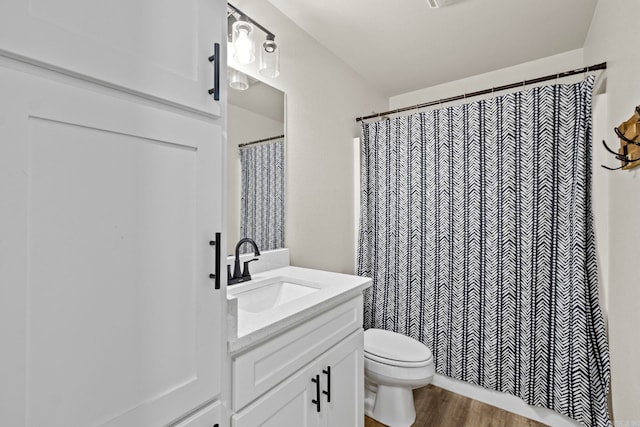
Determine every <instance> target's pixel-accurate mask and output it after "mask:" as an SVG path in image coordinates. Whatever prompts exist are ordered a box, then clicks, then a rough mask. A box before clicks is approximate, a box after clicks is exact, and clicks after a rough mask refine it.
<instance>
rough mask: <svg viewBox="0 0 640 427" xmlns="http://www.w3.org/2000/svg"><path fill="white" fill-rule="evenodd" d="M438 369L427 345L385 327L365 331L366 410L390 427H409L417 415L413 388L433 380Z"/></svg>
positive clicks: (369, 414) (368, 413) (366, 412)
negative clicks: (383, 328)
mask: <svg viewBox="0 0 640 427" xmlns="http://www.w3.org/2000/svg"><path fill="white" fill-rule="evenodd" d="M434 372H435V370H434V367H433V357H432V355H431V351H430V350H429V348H428V347H427V346H425V345H424V344H422V343H421V342H419V341H416V340H414V339H413V338H410V337H408V336H405V335H402V334H398V333H396V332H391V331H385V330H382V329H368V330H366V331H365V332H364V376H365V402H364V412H365V414H366V415H367V416H369V417H371V418H373V419H374V420H376V421H378V422H381V423H383V424H386V425H388V426H390V427H410V426H411V425H412V424H413V422H414V421H415V419H416V410H415V406H414V404H413V391H412V390H413V389H415V388H420V387H424V386H426V385H427V384H429V383H430V382H431V380H432V379H433V374H434Z"/></svg>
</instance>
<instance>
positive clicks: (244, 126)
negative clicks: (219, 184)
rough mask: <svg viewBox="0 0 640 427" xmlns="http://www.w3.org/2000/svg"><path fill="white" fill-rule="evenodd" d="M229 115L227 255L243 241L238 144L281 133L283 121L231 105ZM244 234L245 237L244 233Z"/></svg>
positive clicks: (282, 131)
mask: <svg viewBox="0 0 640 427" xmlns="http://www.w3.org/2000/svg"><path fill="white" fill-rule="evenodd" d="M228 112H229V113H228V118H227V141H228V147H229V148H228V150H227V191H228V193H227V254H232V253H234V250H235V246H236V243H237V242H238V240H240V152H239V151H238V145H239V144H243V143H245V142H251V141H256V140H259V139H263V138H270V137H272V136H278V135H282V134H283V133H284V123H283V122H280V121H277V120H272V119H270V118H268V117H265V116H262V115H260V114H256V113H254V112H252V111H249V110H246V109H244V108H240V107H237V106H235V105H231V104H229V106H228ZM243 237H244V236H243Z"/></svg>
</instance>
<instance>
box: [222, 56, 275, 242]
mask: <svg viewBox="0 0 640 427" xmlns="http://www.w3.org/2000/svg"><path fill="white" fill-rule="evenodd" d="M229 84H230V86H231V88H229V92H228V93H229V96H228V123H227V132H228V147H229V149H228V159H227V165H228V167H227V174H228V176H227V182H228V196H227V245H228V246H227V253H228V254H233V253H234V251H235V245H236V243H237V242H238V241H239V240H240V239H242V238H245V237H249V238H251V239H253V240H254V241H255V242H256V243H257V245H258V248H259V249H260V251H265V250H270V249H279V248H282V247H284V201H285V200H284V190H285V170H286V167H285V166H286V159H285V157H286V155H285V153H286V150H285V136H284V114H285V104H284V103H285V100H284V93H283V92H281V91H279V90H277V89H275V88H273V87H271V86H269V85H267V84H265V83H263V82H261V81H259V80H257V79H254V78H253V77H250V76H247V75H246V74H243V73H240V72H239V71H237V70H234V69H233V68H229ZM234 86H235V87H237V88H244V89H242V90H239V89H234V88H233V87H234ZM243 246H246V248H241V250H240V252H241V253H244V252H248V251H249V248H250V247H249V246H248V245H246V244H245V245H243ZM251 250H253V248H251Z"/></svg>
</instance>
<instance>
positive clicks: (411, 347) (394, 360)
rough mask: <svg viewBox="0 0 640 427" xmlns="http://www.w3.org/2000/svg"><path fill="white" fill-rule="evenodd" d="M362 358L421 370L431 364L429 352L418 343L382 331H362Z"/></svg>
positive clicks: (408, 338)
mask: <svg viewBox="0 0 640 427" xmlns="http://www.w3.org/2000/svg"><path fill="white" fill-rule="evenodd" d="M364 357H365V358H367V359H369V360H374V361H376V362H378V363H382V364H385V365H390V366H397V367H403V368H421V367H424V366H427V365H429V364H431V363H433V356H432V354H431V351H430V350H429V348H427V346H425V345H424V344H422V343H421V342H420V341H417V340H415V339H413V338H411V337H408V336H405V335H402V334H398V333H396V332H392V331H386V330H383V329H367V330H366V331H364Z"/></svg>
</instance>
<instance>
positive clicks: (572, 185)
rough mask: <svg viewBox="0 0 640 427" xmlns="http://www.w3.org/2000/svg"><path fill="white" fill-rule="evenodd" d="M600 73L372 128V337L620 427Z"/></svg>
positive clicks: (361, 253)
mask: <svg viewBox="0 0 640 427" xmlns="http://www.w3.org/2000/svg"><path fill="white" fill-rule="evenodd" d="M593 83H594V78H593V77H589V78H587V79H586V80H584V81H583V82H581V83H578V84H563V85H552V86H544V87H536V88H532V89H528V90H523V91H521V92H517V93H512V94H508V95H505V96H501V97H495V98H493V99H487V100H481V101H478V102H474V103H470V104H465V105H461V106H454V107H449V108H443V109H439V110H435V111H431V112H425V113H418V114H413V115H410V116H405V117H398V118H394V119H391V120H381V121H378V122H375V123H365V124H363V125H362V134H363V147H362V155H361V220H360V237H359V245H358V268H357V270H358V274H360V275H364V276H369V277H372V278H373V286H372V287H371V288H370V289H369V290H367V292H366V294H365V328H383V329H388V330H392V331H396V332H400V333H402V334H405V335H408V336H411V337H413V338H415V339H417V340H419V341H421V342H423V343H425V344H426V345H427V346H428V347H429V348H430V349H431V351H432V353H433V357H434V363H435V367H436V371H437V372H438V373H440V374H443V375H446V376H449V377H453V378H456V379H458V380H462V381H467V382H469V383H473V384H477V385H480V386H483V387H486V388H490V389H494V390H498V391H502V392H506V393H511V394H514V395H516V396H519V397H521V398H522V399H524V400H525V401H526V402H527V403H529V404H530V405H537V406H543V407H547V408H550V409H553V410H556V411H558V412H560V413H562V414H565V415H567V416H569V417H571V418H573V419H575V420H577V421H579V422H581V423H582V424H584V425H586V426H610V421H609V416H608V411H607V393H608V387H609V356H608V344H607V338H606V333H605V328H604V322H603V318H602V313H601V311H600V306H599V300H598V284H597V264H596V252H595V241H594V231H593V219H592V210H591V92H592V87H593Z"/></svg>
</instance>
